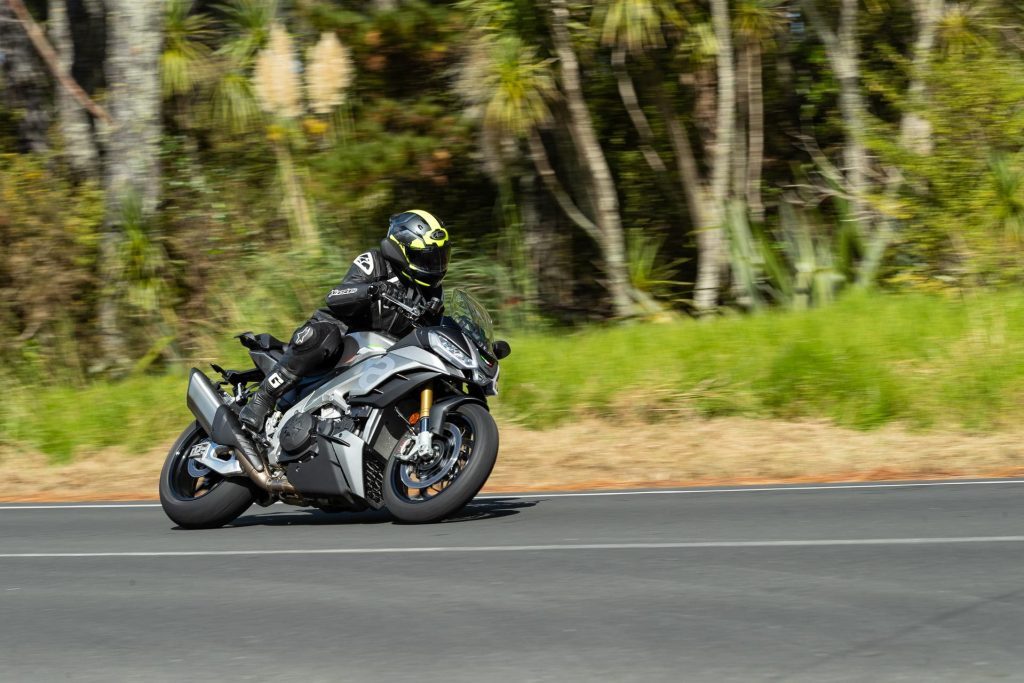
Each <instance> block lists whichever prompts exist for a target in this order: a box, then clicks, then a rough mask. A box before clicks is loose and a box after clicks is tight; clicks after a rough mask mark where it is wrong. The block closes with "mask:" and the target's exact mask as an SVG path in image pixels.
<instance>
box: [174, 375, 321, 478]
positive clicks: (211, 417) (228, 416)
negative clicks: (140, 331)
mask: <svg viewBox="0 0 1024 683" xmlns="http://www.w3.org/2000/svg"><path fill="white" fill-rule="evenodd" d="M187 402H188V409H189V410H190V411H192V414H193V415H195V416H196V420H197V421H198V422H199V424H200V426H202V428H203V429H205V430H206V433H207V434H209V435H210V438H211V439H212V440H213V441H214V442H215V443H218V444H223V445H225V446H230V447H232V448H234V449H235V450H236V451H240V452H241V457H239V458H238V464H239V465H240V466H241V467H242V471H243V472H245V474H246V476H248V477H249V478H250V479H252V481H253V482H254V483H255V484H256V485H257V486H259V487H260V488H261V489H263V490H264V491H267V492H268V493H285V494H289V495H293V496H297V495H301V494H299V492H298V491H296V490H295V487H294V486H292V485H291V483H289V482H288V481H286V480H282V479H272V478H271V477H270V475H269V474H268V473H267V468H266V466H265V465H264V462H263V458H262V457H261V456H260V454H259V451H258V450H257V449H256V447H255V445H253V443H252V441H251V440H250V439H249V436H248V435H247V434H246V433H245V431H244V430H243V429H242V425H241V423H239V421H238V416H237V415H235V411H233V410H231V407H230V406H228V405H227V404H226V403H224V400H223V398H222V397H221V395H220V394H219V393H218V392H217V390H216V389H215V388H214V386H213V383H212V382H210V378H209V377H207V376H206V375H205V374H203V373H202V372H200V371H199V370H196V369H195V368H192V374H191V375H190V376H189V380H188V397H187Z"/></svg>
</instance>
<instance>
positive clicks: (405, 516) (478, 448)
mask: <svg viewBox="0 0 1024 683" xmlns="http://www.w3.org/2000/svg"><path fill="white" fill-rule="evenodd" d="M453 423H462V424H461V426H462V428H463V429H465V428H467V427H468V428H469V429H471V430H472V447H471V449H469V452H468V458H467V460H466V462H465V465H464V466H463V467H462V468H461V469H460V470H459V471H458V473H457V474H456V476H455V477H454V479H453V480H452V481H451V482H450V483H449V484H448V485H447V486H446V487H444V488H443V489H442V490H440V492H439V493H437V494H436V495H434V496H432V497H430V498H428V499H425V500H413V499H411V498H410V497H409V495H408V491H409V490H410V489H408V488H406V487H404V486H403V485H402V483H401V480H400V478H399V468H400V467H401V466H402V465H404V464H405V463H404V462H403V461H401V460H399V459H398V458H395V457H392V458H390V459H388V465H387V469H386V470H385V471H384V505H385V507H387V509H388V511H389V512H390V513H391V514H392V515H394V517H395V518H396V519H398V520H399V521H402V522H408V523H411V524H425V523H428V522H436V521H439V520H441V519H444V518H445V517H447V516H448V515H451V514H452V513H455V512H457V511H459V510H461V509H462V508H463V507H465V505H466V503H468V502H469V501H471V500H473V497H474V496H475V495H476V494H477V493H479V492H480V489H482V488H483V486H484V484H486V483H487V478H488V477H489V476H491V470H493V469H494V463H495V462H496V461H497V459H498V426H497V425H496V424H494V418H493V417H491V414H490V413H489V412H487V409H486V408H484V407H483V406H482V405H480V404H478V403H463V404H462V405H460V406H456V407H455V408H453V409H452V411H451V412H450V413H449V414H448V421H446V425H447V424H453ZM420 481H422V480H420ZM403 489H404V491H403Z"/></svg>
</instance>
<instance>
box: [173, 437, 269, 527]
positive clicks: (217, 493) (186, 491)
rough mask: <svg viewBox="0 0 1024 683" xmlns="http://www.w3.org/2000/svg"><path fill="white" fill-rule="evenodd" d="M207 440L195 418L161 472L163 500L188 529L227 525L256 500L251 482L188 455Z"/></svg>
mask: <svg viewBox="0 0 1024 683" xmlns="http://www.w3.org/2000/svg"><path fill="white" fill-rule="evenodd" d="M208 443H209V437H208V436H207V435H206V432H204V431H203V428H202V427H200V426H199V424H198V423H197V422H193V423H192V424H191V425H189V426H188V428H187V429H185V431H184V432H182V433H181V436H179V437H178V440H177V441H176V442H175V443H174V445H173V446H171V452H170V453H168V454H167V460H165V461H164V467H163V470H162V471H161V472H160V504H161V506H163V509H164V513H166V515H167V516H168V517H170V518H171V521H173V522H174V523H175V524H177V525H178V526H181V527H183V528H185V529H210V528H213V527H219V526H224V525H225V524H227V523H228V522H231V521H232V520H234V519H235V518H236V517H238V516H239V515H241V514H242V513H243V512H245V511H246V510H248V509H249V506H250V505H252V504H253V502H254V501H255V500H256V496H255V494H254V493H253V490H252V485H251V484H250V483H249V482H247V481H245V480H243V479H235V478H225V477H222V476H221V475H219V474H217V473H216V472H213V471H211V470H209V469H207V468H206V467H203V466H202V465H200V464H199V463H197V462H195V461H194V460H193V459H192V458H190V457H189V454H190V453H191V452H192V451H193V449H199V448H204V447H205V446H206V445H207V444H208Z"/></svg>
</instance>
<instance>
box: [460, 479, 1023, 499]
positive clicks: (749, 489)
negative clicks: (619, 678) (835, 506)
mask: <svg viewBox="0 0 1024 683" xmlns="http://www.w3.org/2000/svg"><path fill="white" fill-rule="evenodd" d="M986 484H1024V479H986V480H984V481H919V482H908V483H901V484H815V485H809V486H744V487H741V488H732V489H652V490H649V491H585V492H583V491H581V492H579V493H529V494H525V495H515V494H511V493H508V494H500V493H490V494H487V495H484V496H478V497H477V500H488V499H493V498H585V497H589V496H646V495H654V494H669V493H677V494H678V493H759V492H762V491H836V490H840V491H841V490H844V489H845V490H848V489H908V488H918V487H921V486H982V485H986Z"/></svg>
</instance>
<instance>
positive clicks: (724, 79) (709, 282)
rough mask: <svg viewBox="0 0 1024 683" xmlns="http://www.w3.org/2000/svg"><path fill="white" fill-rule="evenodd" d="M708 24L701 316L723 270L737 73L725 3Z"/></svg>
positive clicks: (711, 306)
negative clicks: (711, 61)
mask: <svg viewBox="0 0 1024 683" xmlns="http://www.w3.org/2000/svg"><path fill="white" fill-rule="evenodd" d="M711 21H712V26H713V28H714V31H715V38H716V39H717V41H718V54H717V56H716V67H717V70H718V74H717V76H718V78H717V82H718V92H717V114H716V117H715V118H716V123H715V140H714V145H713V146H712V149H711V187H710V197H708V200H707V201H706V202H705V205H706V206H705V211H704V213H705V217H704V218H705V220H706V221H708V222H707V223H705V224H704V225H702V226H700V227H699V228H698V232H697V258H698V263H697V282H696V285H695V287H694V293H693V303H694V306H695V307H696V309H697V312H698V313H699V314H701V315H703V314H707V313H710V312H712V311H714V310H715V309H716V308H717V307H718V297H719V292H720V290H721V286H722V279H723V278H722V275H723V271H724V269H725V267H726V260H725V237H724V234H723V230H722V221H723V220H724V217H725V201H726V199H727V197H728V194H729V176H730V171H731V160H732V158H733V137H734V132H735V122H736V118H735V117H736V70H735V64H734V63H733V54H732V27H731V26H730V22H729V5H728V1H727V0H711Z"/></svg>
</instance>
